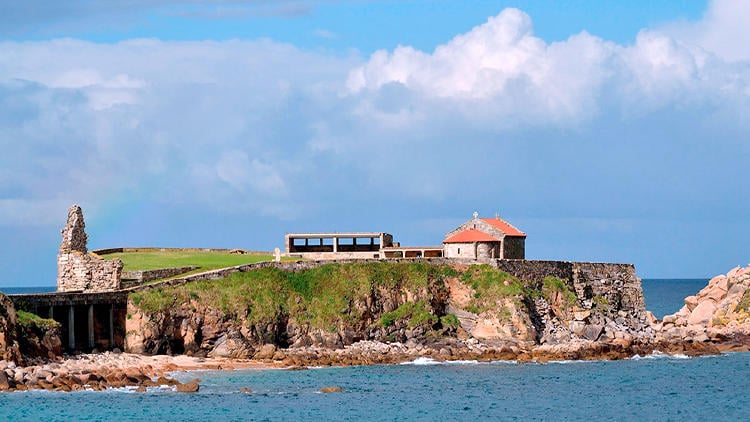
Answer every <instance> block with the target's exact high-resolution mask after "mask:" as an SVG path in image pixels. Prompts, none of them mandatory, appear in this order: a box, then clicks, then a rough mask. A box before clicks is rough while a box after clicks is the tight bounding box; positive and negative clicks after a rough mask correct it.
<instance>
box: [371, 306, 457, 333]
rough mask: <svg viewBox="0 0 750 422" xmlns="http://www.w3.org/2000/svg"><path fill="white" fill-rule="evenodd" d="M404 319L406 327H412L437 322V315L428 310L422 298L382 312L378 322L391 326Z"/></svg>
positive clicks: (431, 324) (430, 324)
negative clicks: (390, 310)
mask: <svg viewBox="0 0 750 422" xmlns="http://www.w3.org/2000/svg"><path fill="white" fill-rule="evenodd" d="M454 317H455V315H454ZM404 320H405V321H407V327H409V328H414V327H418V326H420V325H429V326H433V325H435V324H436V323H437V321H438V317H436V316H435V315H433V314H432V313H431V312H430V309H429V306H428V305H427V304H426V303H425V302H424V301H422V300H420V301H417V302H406V303H404V304H402V305H401V306H399V307H398V308H397V309H396V310H394V311H393V312H387V313H384V314H383V315H382V316H381V317H380V323H381V324H382V325H383V326H384V327H388V326H391V325H393V324H394V323H395V322H396V321H404Z"/></svg>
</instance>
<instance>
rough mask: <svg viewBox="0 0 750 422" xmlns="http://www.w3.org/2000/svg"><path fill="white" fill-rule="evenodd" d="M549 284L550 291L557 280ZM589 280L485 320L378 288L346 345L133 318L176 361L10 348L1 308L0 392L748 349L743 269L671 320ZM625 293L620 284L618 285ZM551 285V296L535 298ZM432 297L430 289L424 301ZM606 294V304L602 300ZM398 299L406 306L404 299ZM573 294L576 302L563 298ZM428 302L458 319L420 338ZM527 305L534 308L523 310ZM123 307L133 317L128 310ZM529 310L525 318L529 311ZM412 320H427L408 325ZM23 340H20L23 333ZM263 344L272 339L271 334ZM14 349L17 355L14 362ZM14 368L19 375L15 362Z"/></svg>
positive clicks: (749, 284)
mask: <svg viewBox="0 0 750 422" xmlns="http://www.w3.org/2000/svg"><path fill="white" fill-rule="evenodd" d="M487 271H489V270H487ZM552 281H553V282H555V283H558V284H559V280H552ZM597 282H599V283H600V284H602V283H601V281H597V280H596V279H594V280H591V281H585V280H584V282H580V283H579V282H576V283H578V284H575V283H574V287H575V290H565V286H564V285H562V288H560V287H559V286H557V287H556V285H555V284H553V283H552V282H549V283H547V282H546V281H545V283H546V284H544V285H543V286H542V287H541V294H539V295H535V294H533V292H532V294H530V295H529V296H520V295H518V296H510V297H508V296H501V297H500V299H498V301H497V303H495V304H494V305H493V306H497V307H498V308H500V309H501V310H504V312H505V313H498V312H495V311H494V310H493V308H488V309H489V310H488V311H484V312H481V313H470V312H466V311H461V310H462V309H471V306H472V305H473V304H476V302H472V300H473V299H472V298H476V297H478V292H482V290H477V289H476V288H470V287H471V286H469V285H467V284H461V283H459V280H458V279H457V278H456V277H453V278H449V279H448V281H447V282H446V284H445V286H444V287H442V285H439V284H436V285H435V286H437V287H430V286H432V285H428V288H427V289H424V288H421V290H407V289H404V290H400V291H396V293H399V294H400V293H403V292H406V294H403V295H402V296H396V295H391V296H386V295H390V294H391V293H392V292H394V291H393V290H385V289H383V290H380V291H377V292H376V293H377V295H374V296H371V298H372V297H374V299H372V300H371V299H367V300H368V301H369V302H366V303H365V302H363V303H362V304H360V305H359V306H361V307H362V310H363V312H362V313H363V314H370V315H380V317H379V319H375V318H373V317H371V318H372V319H374V320H375V321H376V323H375V324H370V325H363V326H364V327H370V328H372V327H376V328H377V329H374V330H371V331H370V332H369V333H370V334H369V337H370V338H364V339H357V340H353V341H348V340H347V338H349V337H353V336H355V335H360V336H362V333H363V332H364V331H363V330H362V329H361V328H360V329H359V331H356V330H355V328H356V327H352V326H343V328H342V327H338V328H337V329H336V330H334V331H323V330H317V331H316V330H310V329H309V328H308V329H304V327H301V326H299V325H297V326H293V325H292V322H291V321H286V326H285V330H286V332H287V333H292V334H295V333H296V337H291V338H289V339H288V340H293V341H289V343H290V344H287V345H280V344H278V343H276V342H268V341H266V342H261V343H260V344H257V343H256V344H252V343H250V342H248V340H247V339H248V338H250V337H252V336H253V335H256V336H257V335H258V334H259V333H261V334H262V333H268V332H276V333H278V332H280V331H279V330H278V329H279V327H278V326H273V325H270V326H268V327H266V328H262V329H258V326H254V327H253V329H254V330H255V331H253V332H247V333H245V332H243V329H246V328H243V327H248V326H252V325H251V324H245V323H244V322H243V323H241V324H238V323H237V321H236V320H233V319H227V318H224V317H222V316H221V314H220V313H218V312H217V310H216V309H214V308H210V307H205V306H204V307H203V308H200V307H198V305H199V303H198V302H196V301H193V302H189V303H190V304H191V305H192V306H193V307H192V308H189V307H186V306H185V305H184V304H183V306H182V307H181V308H176V309H175V308H172V309H170V310H169V311H168V312H153V313H146V312H141V313H138V314H134V315H133V317H132V320H131V321H133V322H138V324H140V325H139V326H138V327H139V330H138V331H137V332H138V333H140V334H139V336H138V338H137V340H138V341H139V342H138V343H135V344H139V345H144V346H145V345H149V344H153V345H154V346H153V348H154V350H155V348H156V347H157V346H158V345H159V344H177V343H176V341H177V340H179V341H180V344H182V345H183V347H185V348H186V349H188V350H185V353H184V354H182V353H173V352H169V351H167V352H166V353H164V352H161V353H154V352H149V350H148V349H149V347H143V349H146V350H141V351H140V352H139V353H119V352H118V353H114V352H106V353H99V354H88V355H74V356H67V357H65V358H62V357H59V356H58V357H54V356H47V357H45V353H46V354H50V353H51V352H52V349H54V348H59V344H57V343H59V341H58V342H57V343H54V344H51V345H48V346H45V347H41V346H40V345H36V346H35V347H33V348H31V349H29V346H28V344H27V343H28V341H26V342H20V343H19V342H18V341H17V339H16V338H15V337H12V336H11V334H12V333H13V330H11V329H10V328H11V326H12V325H13V324H12V323H14V321H15V320H16V315H15V311H13V308H12V306H6V307H5V308H4V309H5V310H6V314H5V316H4V318H0V322H2V323H4V324H5V325H2V327H0V328H2V330H0V337H1V338H0V340H2V341H3V342H5V344H6V347H5V349H4V350H5V352H4V354H3V356H2V357H3V358H4V359H5V360H2V361H0V391H25V390H33V389H44V390H50V391H64V392H67V391H81V390H105V389H111V388H123V387H129V388H132V389H134V390H135V391H140V392H144V391H147V389H148V388H170V389H174V390H175V391H180V392H195V391H198V390H199V389H200V384H199V383H200V380H197V379H196V380H193V381H190V382H187V383H181V382H179V381H177V380H176V379H174V378H173V377H172V376H171V375H170V374H171V373H172V372H175V371H189V370H201V369H212V370H233V369H248V368H254V369H271V368H276V369H291V370H300V369H306V368H308V367H324V366H353V365H378V364H398V363H403V362H410V361H414V360H416V359H419V358H428V359H432V360H435V361H453V360H472V361H514V362H518V363H545V362H550V361H563V360H565V361H568V360H616V359H627V358H632V357H634V356H647V355H651V354H665V355H685V356H703V355H715V354H720V353H723V352H747V351H750V266H748V267H747V268H739V267H738V268H735V269H733V270H731V271H730V272H728V273H727V274H726V275H720V276H717V277H714V278H713V279H711V281H710V282H709V283H708V285H707V286H706V287H705V288H704V289H702V290H701V291H700V292H699V293H698V294H697V295H695V296H690V297H688V298H686V299H685V306H684V307H683V308H682V309H681V310H680V311H678V312H677V313H675V314H673V315H667V316H665V317H664V318H663V319H662V320H658V319H656V318H654V317H653V315H652V314H651V313H650V312H647V311H645V307H644V306H643V301H642V296H639V294H640V290H639V289H638V290H632V289H631V291H634V292H635V293H634V295H631V296H626V295H622V294H621V293H622V292H623V291H625V290H624V288H618V289H615V288H607V289H605V288H604V287H599V288H600V291H601V292H602V296H596V295H593V296H592V295H590V294H589V296H590V297H591V298H590V299H587V298H586V290H588V289H591V286H592V285H593V286H594V287H596V285H595V283H597ZM632 284H633V282H630V284H629V285H628V284H626V285H625V288H629V287H628V286H630V285H632ZM602 285H603V284H602ZM467 286H468V287H467ZM550 286H551V287H553V288H555V289H554V290H551V292H550V291H549V290H545V289H549V288H550ZM511 287H513V285H510V284H509V282H508V281H506V282H505V284H504V288H511ZM430 288H434V289H435V290H434V291H433V292H432V293H431V292H430ZM441 289H442V290H441ZM578 290H582V291H583V293H579V292H578ZM604 293H608V294H610V296H607V297H608V298H607V297H605V296H604V295H603V294H604ZM378 295H381V296H378ZM408 296H411V297H410V300H411V301H407V297H408ZM575 297H577V298H578V299H577V300H573V299H574V298H575ZM436 298H438V299H440V301H441V302H438V304H439V305H440V306H442V307H444V308H445V309H452V310H453V309H458V310H459V311H460V312H459V311H457V312H459V315H458V317H456V318H457V319H458V320H457V321H456V322H455V324H456V325H454V326H453V328H450V327H449V326H446V325H444V326H443V328H442V329H441V330H435V329H430V325H429V324H431V323H434V322H430V321H434V320H431V319H430V318H431V317H430V315H431V314H430V313H424V314H423V316H425V318H422V319H419V318H417V317H416V316H415V315H417V314H415V313H414V312H416V311H415V310H414V309H413V308H412V307H410V305H409V304H410V303H415V302H414V301H417V302H416V303H427V302H419V300H425V301H427V300H432V302H430V303H433V304H434V303H436V302H435V299H436ZM625 299H628V300H632V303H634V305H632V306H623V305H621V304H620V305H617V306H615V304H617V303H624V300H625ZM493 300H495V299H493ZM530 300H533V301H534V303H529V301H530ZM6 302H7V300H6ZM480 304H481V303H480ZM403 308H406V309H407V310H409V311H410V312H412V314H410V315H411V317H408V318H402V319H398V318H394V319H393V320H388V323H383V321H385V316H388V315H394V312H391V311H388V312H391V314H388V313H387V312H385V311H384V309H386V310H388V309H403ZM133 309H134V310H135V309H138V308H136V307H135V306H133ZM425 310H428V308H425ZM529 310H533V311H534V312H531V313H529ZM244 318H246V316H245V317H244ZM417 320H418V321H422V320H424V321H427V323H420V324H417V323H415V321H417ZM378 321H379V322H378ZM448 322H450V321H448ZM192 324H195V325H192ZM446 324H447V323H446ZM263 330H265V331H263ZM19 333H21V332H20V331H19ZM28 333H30V332H28V331H27V332H25V334H21V335H22V336H24V335H30V334H28ZM165 333H178V334H179V337H174V338H171V341H172V343H165V338H167V337H166V336H165ZM32 334H33V333H32ZM48 334H49V333H48ZM172 335H173V336H174V335H176V334H172ZM51 337H55V336H51ZM267 338H268V339H270V340H274V337H273V336H267ZM399 338H401V339H403V340H398V339H399ZM157 340H158V341H160V343H159V342H157ZM342 343H343V344H342ZM19 345H20V346H19ZM24 351H25V353H27V354H25V355H23V356H21V355H22V354H23V352H24ZM30 351H33V353H31V352H30ZM40 351H41V352H43V353H39V352H40ZM29 353H31V354H29ZM51 354H52V355H54V353H51ZM32 356H37V357H32ZM40 356H41V357H40ZM19 357H22V358H19ZM23 361H25V362H26V366H23V365H21V364H20V362H23ZM13 362H19V364H17V363H13ZM246 390H247V391H245V392H249V391H250V390H249V389H246ZM243 391H244V390H243Z"/></svg>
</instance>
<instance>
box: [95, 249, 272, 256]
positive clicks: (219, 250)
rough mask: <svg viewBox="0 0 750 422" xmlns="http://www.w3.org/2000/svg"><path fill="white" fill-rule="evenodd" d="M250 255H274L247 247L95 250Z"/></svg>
mask: <svg viewBox="0 0 750 422" xmlns="http://www.w3.org/2000/svg"><path fill="white" fill-rule="evenodd" d="M235 251H238V253H244V254H248V255H272V254H273V253H272V252H268V251H249V250H245V249H226V248H153V247H134V248H106V249H97V250H95V251H93V252H94V253H95V254H97V255H109V254H113V253H123V252H225V253H229V252H235Z"/></svg>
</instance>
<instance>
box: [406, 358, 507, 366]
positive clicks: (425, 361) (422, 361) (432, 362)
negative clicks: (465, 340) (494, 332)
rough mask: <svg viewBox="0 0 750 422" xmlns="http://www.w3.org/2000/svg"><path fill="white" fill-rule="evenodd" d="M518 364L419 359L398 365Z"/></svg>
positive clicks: (498, 361)
mask: <svg viewBox="0 0 750 422" xmlns="http://www.w3.org/2000/svg"><path fill="white" fill-rule="evenodd" d="M517 363H518V362H516V361H514V360H493V361H481V362H480V361H478V360H435V359H433V358H427V357H419V358H416V359H414V360H412V361H409V362H401V363H400V364H399V365H417V366H420V365H422V366H424V365H490V364H502V365H507V364H511V365H515V364H517Z"/></svg>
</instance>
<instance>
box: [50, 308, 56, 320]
mask: <svg viewBox="0 0 750 422" xmlns="http://www.w3.org/2000/svg"><path fill="white" fill-rule="evenodd" d="M49 319H55V307H54V306H52V305H50V306H49Z"/></svg>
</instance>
